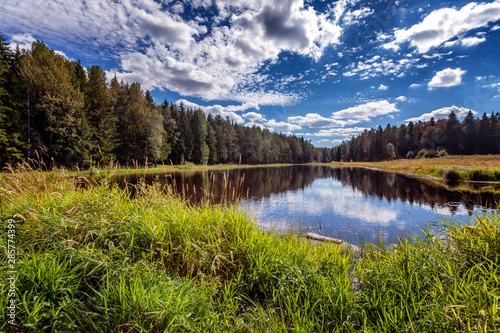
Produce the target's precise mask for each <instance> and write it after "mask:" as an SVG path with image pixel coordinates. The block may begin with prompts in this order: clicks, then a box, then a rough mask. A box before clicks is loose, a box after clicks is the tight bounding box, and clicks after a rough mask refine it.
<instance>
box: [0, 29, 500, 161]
mask: <svg viewBox="0 0 500 333" xmlns="http://www.w3.org/2000/svg"><path fill="white" fill-rule="evenodd" d="M0 41H1V43H0V165H2V166H3V165H5V164H6V163H9V164H11V165H13V164H16V163H19V162H22V161H26V160H30V159H42V160H44V161H45V162H46V164H48V165H49V166H56V165H57V166H66V167H70V168H74V167H81V168H86V167H90V166H92V165H105V164H108V163H110V162H111V161H113V162H118V163H120V164H122V165H133V164H140V165H144V164H145V163H151V164H158V163H160V164H161V163H165V164H171V163H172V164H176V165H177V164H185V163H187V162H191V163H195V164H231V163H232V164H238V163H239V164H262V163H266V164H267V163H309V162H326V163H328V162H331V161H351V160H352V161H381V160H390V159H395V158H420V157H437V156H442V155H445V154H499V153H500V125H499V123H500V114H499V113H496V114H495V113H492V114H491V115H490V116H488V115H487V114H484V115H483V117H482V118H481V119H475V118H474V115H473V114H472V112H469V114H468V115H467V117H465V119H464V120H463V121H462V122H460V121H459V120H458V119H457V117H456V115H455V114H454V113H453V112H452V113H451V114H450V116H449V117H448V118H447V119H439V120H437V121H435V120H434V119H431V120H430V121H429V122H418V123H415V124H414V123H408V124H403V125H401V126H400V127H395V126H390V125H387V127H386V128H385V129H382V128H381V127H378V128H377V129H371V130H365V132H363V133H362V134H361V135H359V136H358V137H353V138H352V139H351V140H346V141H344V142H343V143H342V144H341V145H339V146H337V147H334V148H316V147H314V146H313V145H312V143H311V142H310V141H308V140H305V139H304V138H298V137H296V136H290V135H285V134H281V133H272V132H270V131H269V130H267V129H264V130H262V129H261V128H259V127H256V126H254V127H252V128H249V127H245V126H241V125H238V124H236V123H234V122H232V121H230V120H229V118H226V119H223V118H222V117H221V116H220V115H215V116H213V115H211V114H208V115H206V114H205V113H204V112H203V111H202V110H201V109H197V110H192V109H186V108H185V107H184V105H182V103H181V104H180V105H176V104H174V103H169V102H168V101H166V100H165V101H163V103H161V104H156V103H155V101H154V99H153V98H152V96H151V94H150V92H149V91H146V92H144V91H143V90H142V88H141V86H140V84H139V83H131V84H129V83H124V82H123V81H121V82H119V81H118V80H117V78H116V77H113V78H111V79H110V80H108V78H107V77H106V73H105V71H104V70H103V69H101V68H100V67H99V66H91V67H88V68H84V67H83V65H82V64H81V62H80V61H79V60H77V61H71V60H68V59H67V58H66V57H64V56H63V55H61V54H58V53H57V52H56V51H54V50H52V49H49V48H48V47H47V45H45V44H44V43H43V42H42V41H35V42H33V43H32V46H31V50H20V49H19V48H16V50H12V49H11V48H10V46H9V44H8V42H7V39H6V38H5V37H4V36H3V35H1V34H0Z"/></svg>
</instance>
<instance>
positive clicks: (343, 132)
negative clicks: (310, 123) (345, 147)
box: [304, 127, 369, 138]
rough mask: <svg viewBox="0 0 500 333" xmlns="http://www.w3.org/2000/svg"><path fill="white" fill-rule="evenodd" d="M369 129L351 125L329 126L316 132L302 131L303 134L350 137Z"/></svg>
mask: <svg viewBox="0 0 500 333" xmlns="http://www.w3.org/2000/svg"><path fill="white" fill-rule="evenodd" d="M365 130H369V128H365V127H352V128H330V129H321V130H319V131H318V132H317V133H304V135H305V136H339V137H344V138H350V137H352V136H357V135H359V134H361V133H363V131H365Z"/></svg>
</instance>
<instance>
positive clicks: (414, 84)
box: [410, 83, 422, 88]
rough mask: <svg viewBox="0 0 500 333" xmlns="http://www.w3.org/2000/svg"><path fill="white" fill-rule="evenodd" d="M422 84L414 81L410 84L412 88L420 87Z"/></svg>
mask: <svg viewBox="0 0 500 333" xmlns="http://www.w3.org/2000/svg"><path fill="white" fill-rule="evenodd" d="M421 86H422V85H421V84H419V83H412V84H410V88H420V87H421Z"/></svg>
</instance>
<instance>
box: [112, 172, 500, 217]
mask: <svg viewBox="0 0 500 333" xmlns="http://www.w3.org/2000/svg"><path fill="white" fill-rule="evenodd" d="M141 177H142V178H143V179H144V175H139V176H137V175H126V176H121V177H120V176H118V177H116V178H115V180H114V181H115V182H117V183H121V184H125V180H126V181H127V182H128V183H131V184H136V183H137V182H138V180H139V179H140V178H141ZM318 178H334V179H337V180H339V181H340V182H341V183H342V184H343V185H344V186H346V185H350V186H351V187H352V188H353V189H357V190H359V191H361V192H362V193H363V194H364V195H367V196H376V197H378V198H379V199H383V198H386V199H387V200H389V201H393V200H397V199H401V200H402V201H407V202H410V203H416V204H426V205H430V206H431V207H433V208H434V207H447V208H449V210H450V213H451V214H455V213H456V211H457V209H458V206H459V204H460V203H463V204H464V205H465V207H466V208H467V209H469V210H472V209H473V207H474V206H477V205H482V206H486V205H488V206H489V207H493V205H494V204H495V202H498V201H499V200H498V199H499V198H496V200H495V197H494V195H493V194H491V193H463V192H459V191H451V190H449V189H446V188H444V187H442V186H439V185H436V184H432V183H428V182H425V181H420V180H417V179H414V178H409V177H406V176H403V175H398V174H395V173H387V172H380V171H375V170H369V169H363V168H341V169H332V168H330V167H326V166H310V165H295V166H287V167H263V168H247V169H232V170H226V171H216V170H211V171H196V172H193V171H187V172H175V173H170V174H164V173H159V174H147V175H146V177H145V179H144V180H145V182H146V184H151V183H153V182H154V181H155V180H156V181H158V182H160V184H161V185H169V186H170V187H171V188H172V189H173V191H174V193H177V194H181V195H184V196H186V197H187V198H189V199H190V200H191V202H193V203H197V202H200V201H209V202H211V203H215V204H216V203H220V202H222V201H223V200H224V199H226V200H229V201H234V200H236V199H238V198H241V197H247V196H248V197H257V198H261V197H268V196H270V195H271V194H275V193H280V192H285V191H296V190H300V189H303V188H305V187H306V186H309V185H311V184H312V183H313V181H314V180H315V179H318ZM122 186H123V185H122Z"/></svg>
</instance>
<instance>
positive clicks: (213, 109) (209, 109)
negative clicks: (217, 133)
mask: <svg viewBox="0 0 500 333" xmlns="http://www.w3.org/2000/svg"><path fill="white" fill-rule="evenodd" d="M175 103H176V104H177V105H180V104H181V103H182V104H183V105H184V106H185V107H186V108H187V109H193V110H197V109H201V110H202V111H203V112H205V113H206V114H211V115H214V116H215V115H218V114H219V115H221V117H222V118H223V119H226V117H228V118H229V119H230V120H232V121H234V122H235V123H238V124H242V123H244V122H245V120H244V119H243V118H242V117H241V116H240V115H239V114H236V113H235V112H234V111H228V109H229V110H230V109H231V106H226V107H224V106H221V105H211V106H203V105H199V104H196V103H193V102H190V101H188V100H185V99H179V100H177V102H175Z"/></svg>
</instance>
